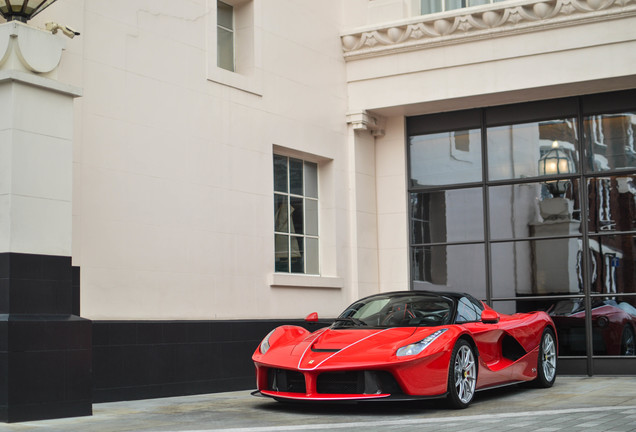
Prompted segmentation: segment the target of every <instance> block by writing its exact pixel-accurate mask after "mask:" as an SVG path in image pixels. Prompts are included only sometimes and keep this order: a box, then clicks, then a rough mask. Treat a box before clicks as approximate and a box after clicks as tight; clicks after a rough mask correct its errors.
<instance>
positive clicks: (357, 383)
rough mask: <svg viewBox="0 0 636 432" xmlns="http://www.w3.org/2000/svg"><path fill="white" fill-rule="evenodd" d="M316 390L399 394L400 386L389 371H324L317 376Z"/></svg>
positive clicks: (328, 392)
mask: <svg viewBox="0 0 636 432" xmlns="http://www.w3.org/2000/svg"><path fill="white" fill-rule="evenodd" d="M316 387H317V389H316V390H317V392H318V393H322V394H380V393H389V394H401V393H402V391H401V389H400V386H399V385H398V384H397V382H396V381H395V378H393V375H391V374H390V373H389V372H385V371H344V372H325V373H322V374H320V375H319V376H318V382H317V386H316Z"/></svg>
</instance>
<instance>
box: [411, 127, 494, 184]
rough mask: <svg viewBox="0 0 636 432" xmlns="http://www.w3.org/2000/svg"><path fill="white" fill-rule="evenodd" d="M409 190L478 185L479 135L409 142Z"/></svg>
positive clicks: (475, 132)
mask: <svg viewBox="0 0 636 432" xmlns="http://www.w3.org/2000/svg"><path fill="white" fill-rule="evenodd" d="M409 158H410V173H411V186H413V187H417V186H436V185H450V184H462V183H473V182H478V181H481V179H482V175H481V133H480V131H479V129H470V130H460V131H452V132H444V133H435V134H427V135H417V136H412V137H410V138H409Z"/></svg>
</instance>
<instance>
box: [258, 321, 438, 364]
mask: <svg viewBox="0 0 636 432" xmlns="http://www.w3.org/2000/svg"><path fill="white" fill-rule="evenodd" d="M437 329H438V327H396V328H388V329H361V328H351V329H332V328H326V329H322V330H318V331H316V332H314V333H312V334H310V335H305V336H304V337H302V338H299V339H295V340H289V341H287V342H286V343H283V344H281V345H278V346H276V345H275V346H272V348H271V349H270V351H269V352H268V353H267V355H265V356H264V358H263V359H262V360H263V362H264V363H268V364H270V365H276V366H278V367H282V368H293V369H301V370H313V369H316V368H326V369H332V368H339V367H352V366H355V365H357V366H359V367H364V366H369V365H373V364H379V363H383V362H386V361H388V360H390V359H393V360H395V352H396V351H397V349H398V348H400V347H402V346H404V345H406V344H408V343H411V342H413V339H414V338H415V337H416V338H417V339H418V340H420V339H423V338H425V337H426V336H428V335H429V334H431V333H433V332H434V331H435V330H437ZM416 334H417V335H416Z"/></svg>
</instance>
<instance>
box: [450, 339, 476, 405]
mask: <svg viewBox="0 0 636 432" xmlns="http://www.w3.org/2000/svg"><path fill="white" fill-rule="evenodd" d="M476 384H477V363H476V362H475V353H474V352H473V349H472V348H471V346H470V344H469V343H468V342H466V341H465V340H464V339H460V340H458V341H457V343H456V344H455V347H454V348H453V352H452V354H451V361H450V365H449V368H448V402H449V403H450V405H451V406H452V407H454V408H460V409H462V408H466V407H468V405H470V403H471V402H472V400H473V397H474V396H475V385H476Z"/></svg>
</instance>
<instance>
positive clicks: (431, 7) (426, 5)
mask: <svg viewBox="0 0 636 432" xmlns="http://www.w3.org/2000/svg"><path fill="white" fill-rule="evenodd" d="M421 5H422V6H421V13H422V15H427V14H432V13H435V12H441V11H442V0H422V1H421Z"/></svg>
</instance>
